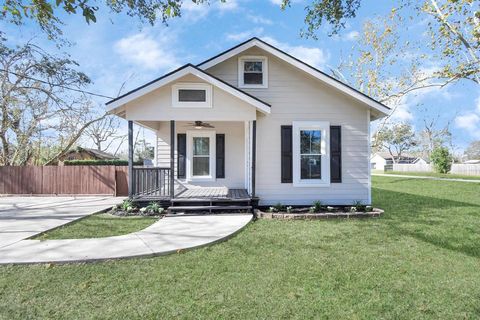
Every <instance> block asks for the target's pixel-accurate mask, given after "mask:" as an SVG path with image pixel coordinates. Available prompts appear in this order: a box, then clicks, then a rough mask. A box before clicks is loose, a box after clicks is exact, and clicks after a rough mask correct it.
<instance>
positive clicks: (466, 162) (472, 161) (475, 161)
mask: <svg viewBox="0 0 480 320" xmlns="http://www.w3.org/2000/svg"><path fill="white" fill-rule="evenodd" d="M463 163H464V164H480V160H476V159H470V160H466V161H463Z"/></svg>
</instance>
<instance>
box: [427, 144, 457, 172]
mask: <svg viewBox="0 0 480 320" xmlns="http://www.w3.org/2000/svg"><path fill="white" fill-rule="evenodd" d="M431 160H432V163H433V167H434V168H435V171H436V172H438V173H448V172H449V171H450V169H451V167H452V161H453V158H452V155H451V154H450V151H448V148H446V147H437V148H435V149H434V150H433V152H432V155H431Z"/></svg>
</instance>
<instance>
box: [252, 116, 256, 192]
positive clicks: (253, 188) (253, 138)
mask: <svg viewBox="0 0 480 320" xmlns="http://www.w3.org/2000/svg"><path fill="white" fill-rule="evenodd" d="M256 158H257V120H253V121H252V198H254V197H255V166H256V164H255V160H256Z"/></svg>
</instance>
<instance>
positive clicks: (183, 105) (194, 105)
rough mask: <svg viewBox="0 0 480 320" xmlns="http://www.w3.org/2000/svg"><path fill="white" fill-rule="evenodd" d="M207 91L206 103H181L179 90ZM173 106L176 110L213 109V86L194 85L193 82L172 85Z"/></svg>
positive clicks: (205, 84)
mask: <svg viewBox="0 0 480 320" xmlns="http://www.w3.org/2000/svg"><path fill="white" fill-rule="evenodd" d="M189 89H193V90H205V101H202V102H194V101H187V102H184V101H179V97H178V96H179V94H178V92H179V90H189ZM172 106H173V107H174V108H212V107H213V104H212V85H210V84H207V83H193V82H184V83H175V84H174V85H172Z"/></svg>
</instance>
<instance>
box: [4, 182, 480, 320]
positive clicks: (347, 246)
mask: <svg viewBox="0 0 480 320" xmlns="http://www.w3.org/2000/svg"><path fill="white" fill-rule="evenodd" d="M373 197H374V204H375V206H378V207H381V208H384V209H385V214H384V216H382V217H381V218H378V219H360V220H356V219H349V220H325V221H323V220H320V221H278V220H277V221H274V220H260V221H258V222H255V223H252V224H250V225H249V226H248V227H247V228H246V229H244V230H243V231H242V232H240V233H239V234H238V235H237V236H235V237H234V238H232V239H230V240H229V241H227V242H223V243H220V244H217V245H213V246H210V247H205V248H202V249H198V250H193V251H189V252H186V253H181V254H174V255H170V256H165V257H158V258H151V259H132V260H124V261H110V262H104V263H96V264H79V265H60V266H45V265H36V266H3V267H0V274H1V276H0V318H2V317H3V318H5V319H25V318H64V319H71V318H107V319H125V318H147V319H173V318H187V319H202V318H216V319H251V318H261V319H279V318H283V319H286V318H288V319H290V318H294V319H295V318H296V319H311V318H327V319H352V318H353V319H478V318H480V271H479V270H480V184H478V185H477V184H472V183H462V182H445V181H432V180H417V179H407V178H393V177H375V178H374V189H373Z"/></svg>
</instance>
